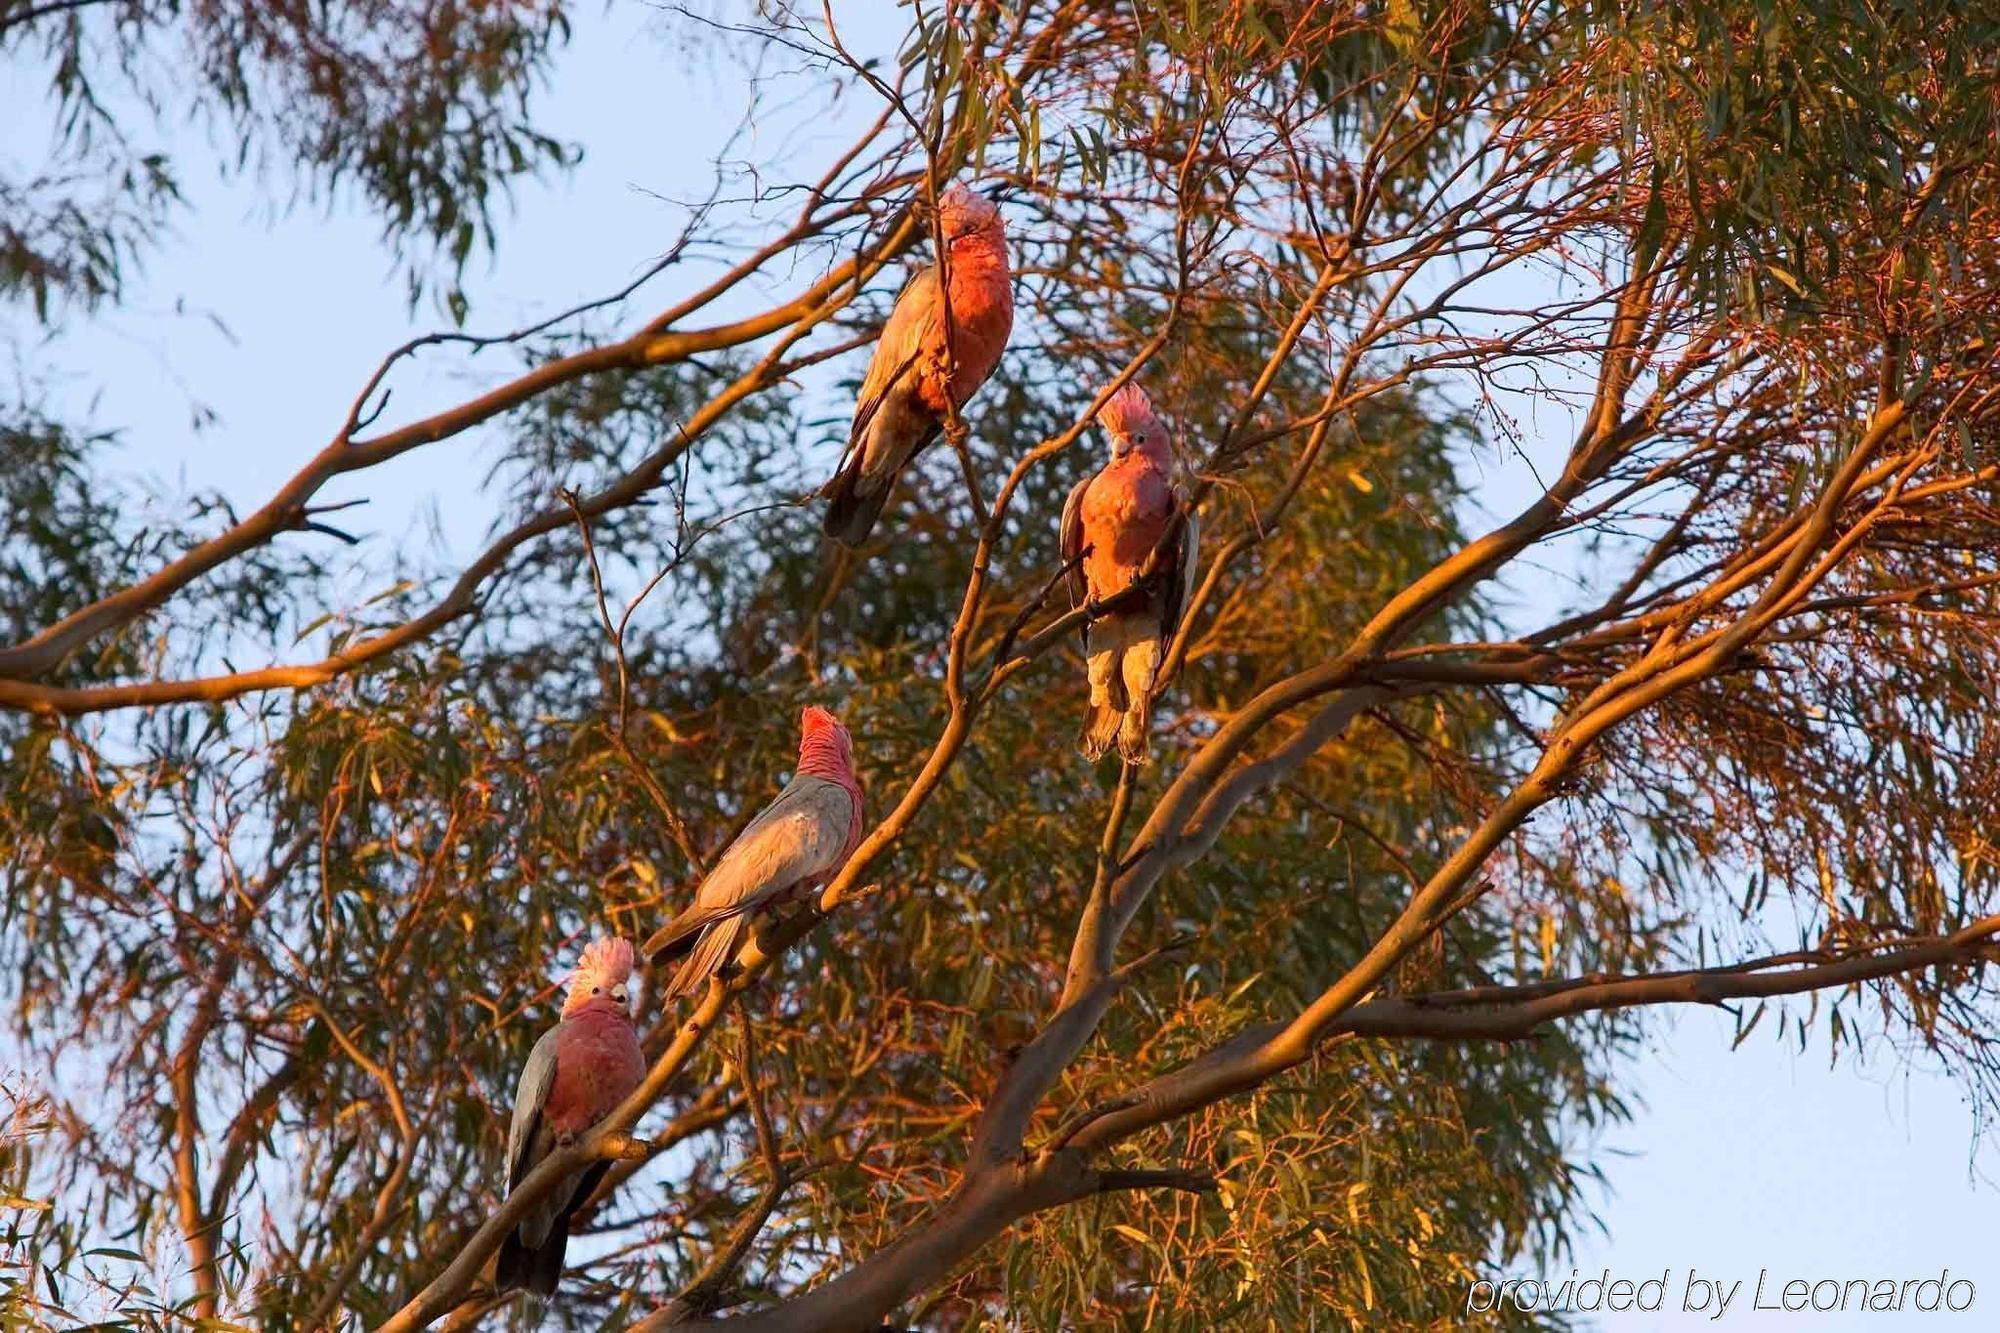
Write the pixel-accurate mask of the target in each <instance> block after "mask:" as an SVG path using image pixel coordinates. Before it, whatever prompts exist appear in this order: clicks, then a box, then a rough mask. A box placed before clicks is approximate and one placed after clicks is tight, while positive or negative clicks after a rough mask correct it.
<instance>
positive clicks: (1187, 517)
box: [1160, 487, 1201, 648]
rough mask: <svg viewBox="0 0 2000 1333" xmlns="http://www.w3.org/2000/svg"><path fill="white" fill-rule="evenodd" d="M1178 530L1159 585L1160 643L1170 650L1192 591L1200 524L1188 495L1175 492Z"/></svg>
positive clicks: (1179, 490) (1175, 515)
mask: <svg viewBox="0 0 2000 1333" xmlns="http://www.w3.org/2000/svg"><path fill="white" fill-rule="evenodd" d="M1173 521H1174V522H1175V523H1176V524H1178V525H1179V527H1180V535H1179V538H1178V540H1179V542H1180V550H1179V551H1177V552H1175V553H1174V554H1176V555H1178V557H1179V558H1178V559H1176V560H1174V561H1173V562H1172V563H1171V564H1169V565H1168V566H1167V568H1166V569H1165V570H1163V571H1162V574H1161V581H1160V643H1161V646H1162V648H1168V647H1171V646H1172V644H1173V637H1174V631H1175V630H1177V629H1178V628H1180V623H1181V614H1182V613H1183V612H1184V611H1186V610H1187V599H1188V592H1189V590H1190V589H1192V588H1193V587H1194V576H1195V572H1196V571H1195V563H1196V560H1197V559H1198V558H1199V555H1200V547H1201V520H1200V519H1199V518H1198V517H1197V516H1196V515H1195V512H1194V506H1193V505H1190V504H1189V503H1188V497H1187V492H1185V491H1183V490H1181V489H1180V488H1178V487H1176V488H1175V490H1174V520H1173Z"/></svg>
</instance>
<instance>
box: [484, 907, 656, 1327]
mask: <svg viewBox="0 0 2000 1333" xmlns="http://www.w3.org/2000/svg"><path fill="white" fill-rule="evenodd" d="M631 977H632V942H631V941H630V940H620V939H609V940H596V941H593V942H592V943H591V945H590V947H589V948H587V949H585V950H584V951H583V957H582V959H581V960H579V961H578V963H577V965H576V971H575V972H572V973H571V974H570V978H569V994H568V996H567V997H566V998H565V999H564V1000H563V1007H562V1020H561V1021H560V1022H558V1023H557V1024H556V1025H555V1026H554V1027H552V1028H550V1029H549V1030H548V1031H547V1032H544V1033H543V1034H542V1037H541V1040H540V1041H537V1042H536V1043H535V1049H534V1050H532V1051H530V1052H529V1053H528V1063H527V1064H526V1065H525V1066H524V1067H523V1068H522V1070H521V1081H520V1085H519V1086H518V1087H517V1088H516V1089H515V1092H514V1123H513V1124H512V1126H510V1127H509V1129H508V1131H507V1192H508V1193H509V1194H511V1193H513V1192H514V1191H515V1190H516V1189H517V1188H519V1187H520V1184H521V1181H522V1180H523V1179H524V1178H525V1177H526V1176H527V1174H528V1172H530V1171H532V1170H533V1169H534V1167H535V1164H536V1163H538V1162H540V1161H541V1160H542V1159H543V1158H544V1157H547V1156H548V1155H549V1154H550V1153H552V1152H554V1151H555V1150H556V1149H557V1148H559V1147H565V1146H567V1145H568V1144H570V1143H572V1142H574V1141H575V1140H576V1139H578V1138H580V1137H581V1136H582V1135H583V1134H584V1132H585V1131H587V1130H588V1129H589V1128H590V1127H591V1126H592V1125H595V1124H596V1123H597V1122H598V1121H600V1120H602V1119H603V1118H604V1117H605V1116H607V1115H609V1114H611V1112H612V1111H613V1110H614V1109H616V1107H617V1106H618V1104H619V1103H620V1102H622V1101H624V1100H625V1099H626V1098H627V1097H629V1096H631V1095H632V1090H633V1089H634V1088H636V1087H638V1086H639V1081H640V1080H641V1079H642V1078H644V1077H645V1074H646V1057H645V1055H644V1054H643V1053H642V1052H641V1051H640V1049H639V1032H638V1029H637V1028H635V1027H634V1026H633V1025H632V1001H631V995H630V993H629V992H628V990H627V988H626V984H627V982H629V981H630V980H631ZM610 1166H611V1164H610V1163H609V1162H599V1163H597V1164H595V1165H594V1166H589V1167H586V1168H585V1169H583V1170H582V1171H579V1172H577V1173H576V1174H575V1175H572V1176H570V1177H568V1178H567V1179H564V1180H561V1181H558V1182H557V1183H556V1187H555V1188H554V1189H553V1190H551V1191H549V1193H547V1194H545V1195H543V1196H542V1198H541V1199H540V1200H538V1201H537V1202H536V1204H535V1206H534V1207H533V1208H530V1209H529V1210H528V1212H527V1213H526V1215H524V1216H523V1217H522V1218H521V1220H520V1223H519V1224H518V1225H516V1226H515V1228H514V1229H513V1230H512V1231H510V1232H508V1233H507V1238H506V1239H505V1240H503V1241H501V1242H500V1255H499V1258H498V1260H496V1262H495V1268H494V1283H495V1285H496V1286H498V1287H499V1289H500V1290H501V1291H512V1290H514V1289H515V1288H517V1287H526V1288H528V1289H529V1290H530V1291H534V1292H539V1293H540V1294H541V1295H544V1296H547V1295H549V1294H550V1293H552V1292H554V1291H555V1289H556V1283H558V1282H559V1281H561V1280H562V1271H563V1251H564V1249H565V1248H567V1247H568V1245H569V1224H570V1219H571V1218H572V1217H573V1216H575V1214H576V1210H577V1209H579V1208H581V1207H582V1206H583V1204H584V1201H585V1200H586V1199H588V1198H589V1197H590V1193H591V1191H592V1190H594V1189H596V1188H597V1182H598V1181H600V1180H602V1179H603V1178H604V1173H605V1171H607V1170H608V1169H609V1168H610Z"/></svg>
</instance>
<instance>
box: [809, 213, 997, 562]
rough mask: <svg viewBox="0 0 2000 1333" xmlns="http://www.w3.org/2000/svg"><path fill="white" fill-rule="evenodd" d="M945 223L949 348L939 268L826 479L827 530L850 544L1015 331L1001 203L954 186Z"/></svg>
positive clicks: (877, 363)
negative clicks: (837, 466) (997, 204)
mask: <svg viewBox="0 0 2000 1333" xmlns="http://www.w3.org/2000/svg"><path fill="white" fill-rule="evenodd" d="M938 221H939V225H940V229H941V230H942V231H943V233H944V241H945V247H946V249H947V251H948V252H949V255H950V261H951V262H950V264H949V265H948V267H949V269H950V282H951V286H950V291H951V337H950V342H949V348H948V349H947V343H946V337H945V301H944V295H943V292H944V289H943V288H941V287H940V286H939V284H938V270H937V268H936V267H935V266H933V267H931V268H927V269H925V270H924V271H923V272H922V273H919V274H918V275H917V276H916V277H915V278H914V279H913V280H912V281H911V282H910V285H909V286H907V287H905V288H904V289H903V294H902V295H901V296H899V297H897V298H896V308H895V309H894V310H892V311H891V312H890V314H889V322H888V323H887V324H885V325H883V327H882V340H881V341H880V342H878V343H876V344H875V359H874V360H873V361H871V362H869V363H868V377H867V378H866V379H865V380H863V381H862V382H861V396H860V398H859V399H857V400H856V402H855V404H854V425H853V428H852V429H851V430H850V431H849V433H848V437H847V455H846V457H845V458H844V459H843V460H842V462H841V467H840V471H839V472H838V473H836V474H835V475H834V478H833V480H832V481H830V482H828V483H827V486H826V494H827V496H828V499H829V503H828V505H827V508H826V523H825V527H826V535H827V536H829V537H831V538H833V539H834V540H835V541H837V542H840V543H841V544H843V545H846V546H859V545H860V544H861V543H862V542H864V541H866V540H867V539H868V534H869V532H870V531H872V530H873V529H874V527H875V519H876V517H877V516H878V515H880V514H881V512H882V505H883V503H884V502H885V501H887V500H888V498H889V492H890V491H891V490H892V489H894V487H895V485H896V478H897V477H899V476H901V475H902V472H903V469H904V467H906V466H907V465H908V464H909V462H910V460H911V459H912V458H915V457H916V456H917V455H918V454H919V453H921V452H922V451H923V449H924V448H925V446H927V445H929V444H930V442H931V441H932V440H935V439H936V438H937V437H938V433H939V432H940V431H942V430H943V429H944V423H945V418H946V416H947V413H948V411H949V408H951V407H964V406H965V404H966V402H967V400H968V399H970V398H971V397H972V395H973V394H974V393H976V392H978V390H979V386H980V385H982V384H984V383H985V382H986V378H987V376H989V375H991V374H992V373H993V368H994V367H995V366H997V365H998V364H999V363H1000V353H1001V352H1002V351H1003V350H1005V348H1006V346H1007V335H1008V334H1010V333H1012V332H1013V329H1014V290H1013V285H1012V283H1011V281H1010V280H1009V278H1008V274H1007V233H1006V229H1005V228H1004V227H1003V226H1002V225H1001V223H1000V210H999V209H998V208H996V207H994V205H993V202H992V200H990V199H988V198H986V196H984V195H981V194H975V193H974V192H972V191H971V190H968V189H966V188H965V187H964V186H963V185H954V186H952V187H951V188H950V189H948V190H946V191H945V192H944V193H943V194H942V195H941V196H939V198H938ZM948 368H950V372H949V374H947V369H948ZM947 382H948V385H949V395H948V396H949V405H948V404H947V392H946V390H947Z"/></svg>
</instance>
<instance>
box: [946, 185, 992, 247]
mask: <svg viewBox="0 0 2000 1333" xmlns="http://www.w3.org/2000/svg"><path fill="white" fill-rule="evenodd" d="M938 217H939V219H940V220H941V221H942V222H943V223H944V234H945V238H946V239H947V240H949V239H951V238H953V237H958V236H965V235H968V234H970V233H972V232H977V231H987V230H995V231H997V230H998V229H999V227H1000V208H999V206H998V205H997V204H995V203H994V202H993V201H992V200H991V199H988V198H987V197H986V196H985V195H983V194H980V193H979V192H978V191H977V190H969V189H967V188H966V187H965V186H963V185H953V186H952V187H950V188H949V189H947V190H946V191H945V192H944V193H943V194H941V195H939V196H938Z"/></svg>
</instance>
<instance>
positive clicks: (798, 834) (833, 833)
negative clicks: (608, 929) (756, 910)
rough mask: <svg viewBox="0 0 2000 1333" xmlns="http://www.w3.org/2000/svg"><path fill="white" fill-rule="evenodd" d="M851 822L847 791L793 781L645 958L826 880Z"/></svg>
mask: <svg viewBox="0 0 2000 1333" xmlns="http://www.w3.org/2000/svg"><path fill="white" fill-rule="evenodd" d="M853 819H854V798H853V797H852V796H850V795H848V793H847V788H845V787H843V786H841V785H840V784H839V783H837V782H828V781H827V780H826V779H824V778H815V777H810V776H808V775H806V774H800V775H799V776H797V777H794V778H793V779H792V780H791V782H790V784H789V785H787V786H786V788H785V789H784V790H783V791H781V792H779V793H778V796H777V799H776V800H774V801H772V802H771V803H770V804H769V805H767V806H765V807H764V809H763V810H762V811H761V812H759V813H758V815H757V817H756V818H755V819H753V820H751V821H750V823H749V825H748V826H747V827H746V828H745V829H744V830H743V832H741V833H739V834H737V835H736V841H735V842H732V843H730V844H729V850H728V851H725V852H724V853H723V854H722V859H721V860H719V861H717V862H716V863H715V868H714V869H713V870H710V871H709V872H708V878H707V879H705V880H703V881H702V882H701V891H700V892H699V893H697V894H696V895H695V900H694V906H692V907H690V908H688V909H687V910H686V911H685V912H683V913H681V914H680V916H678V917H676V918H675V919H674V920H673V921H672V922H671V923H670V924H668V925H667V926H666V927H664V928H663V929H661V931H660V932H659V933H658V934H656V935H655V936H654V937H653V938H652V939H651V940H649V941H648V942H647V945H646V952H647V955H648V956H652V955H654V954H657V953H658V952H659V951H660V949H661V948H663V947H665V946H667V945H669V944H672V943H673V942H675V941H676V940H678V939H681V938H683V937H685V936H688V935H691V934H693V933H694V932H696V931H699V930H701V929H702V928H703V927H705V926H709V925H712V924H713V923H715V922H717V921H720V920H722V919H723V918H724V917H728V916H734V915H736V914H737V913H739V912H747V911H749V910H750V909H751V908H753V907H755V906H756V905H757V904H758V903H760V902H762V901H764V900H765V899H766V898H769V897H771V896H772V895H773V894H776V893H779V892H782V891H783V890H785V889H788V888H791V887H792V886H793V885H795V884H803V883H805V882H806V881H807V880H812V879H818V878H819V877H820V876H822V875H824V874H826V873H827V872H828V871H830V870H832V869H833V868H834V866H835V864H836V863H837V862H838V861H839V859H840V852H841V849H842V848H843V847H845V846H846V845H847V832H848V826H849V824H851V823H852V822H853Z"/></svg>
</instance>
